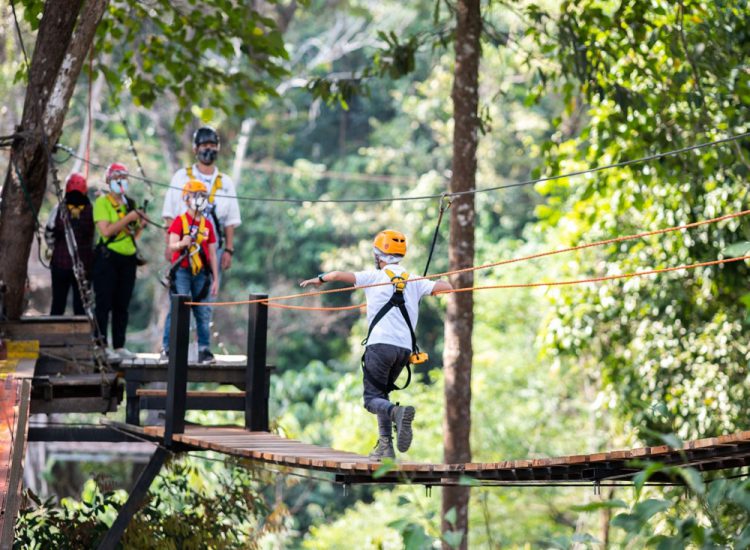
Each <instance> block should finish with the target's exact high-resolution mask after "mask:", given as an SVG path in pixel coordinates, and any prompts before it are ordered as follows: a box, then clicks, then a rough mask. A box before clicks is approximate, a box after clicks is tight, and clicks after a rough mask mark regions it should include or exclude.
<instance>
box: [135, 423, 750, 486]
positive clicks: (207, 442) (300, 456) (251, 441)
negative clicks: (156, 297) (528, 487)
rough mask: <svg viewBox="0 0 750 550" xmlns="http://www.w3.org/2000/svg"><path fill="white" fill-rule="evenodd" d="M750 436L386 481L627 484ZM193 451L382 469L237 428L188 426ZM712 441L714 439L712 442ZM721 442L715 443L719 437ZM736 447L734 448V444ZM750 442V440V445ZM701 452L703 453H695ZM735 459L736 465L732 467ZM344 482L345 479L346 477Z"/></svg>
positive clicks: (427, 467) (414, 465)
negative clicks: (650, 463) (648, 461)
mask: <svg viewBox="0 0 750 550" xmlns="http://www.w3.org/2000/svg"><path fill="white" fill-rule="evenodd" d="M145 430H146V431H147V432H149V433H152V434H155V435H158V434H160V433H161V432H160V430H161V429H160V428H156V427H154V428H146V429H145ZM748 436H750V434H747V435H739V434H730V437H727V438H724V439H723V440H721V441H722V445H723V446H722V445H716V446H714V447H711V446H710V444H709V442H708V441H705V440H696V441H694V442H686V445H685V447H686V448H688V449H684V450H677V449H670V448H669V447H668V446H666V445H662V446H657V447H643V448H639V449H631V450H626V449H622V450H616V451H609V452H602V453H595V454H592V455H571V456H563V457H552V458H545V457H537V458H531V459H520V460H511V461H501V462H495V463H468V464H427V463H418V462H398V463H397V464H396V468H395V470H394V471H393V472H391V473H389V474H388V475H387V476H385V477H384V478H383V481H385V482H388V483H400V482H405V481H407V480H411V481H412V482H416V483H446V482H451V483H455V480H456V479H457V478H458V477H460V476H462V475H470V476H471V477H474V478H476V479H477V480H480V481H489V482H491V481H493V480H495V481H501V482H503V483H523V482H533V483H537V482H538V483H540V484H544V483H547V482H556V481H557V482H560V481H562V482H566V481H571V482H572V481H578V482H581V481H587V480H588V481H593V480H596V479H607V478H610V479H620V480H626V479H628V478H629V477H632V475H633V474H634V473H635V472H637V469H635V468H627V467H625V463H626V462H627V461H628V460H630V459H631V458H634V457H638V456H654V455H656V456H659V457H661V459H662V460H667V462H668V463H675V464H692V465H694V466H695V467H697V468H699V469H701V470H708V469H715V468H717V467H718V466H719V465H721V461H722V460H723V461H724V462H725V463H726V464H729V465H732V466H735V467H736V466H737V464H743V463H747V462H750V445H748V446H746V447H741V445H740V444H739V443H737V442H742V441H748V440H750V438H749V437H748ZM175 439H176V440H179V441H180V442H182V443H185V444H188V445H190V446H191V447H194V448H198V449H205V450H213V451H217V452H221V453H225V454H233V455H236V456H241V457H244V458H249V459H252V460H259V461H263V462H266V463H269V464H276V465H279V466H283V467H289V468H303V469H313V470H318V471H322V472H332V473H338V474H342V475H345V476H364V477H354V478H346V479H356V480H357V481H356V482H360V483H362V482H377V480H373V479H372V477H371V476H372V473H373V472H375V471H376V470H377V469H378V468H380V466H381V464H380V463H379V462H377V461H373V460H370V459H369V458H368V457H365V456H361V455H357V454H355V453H350V452H347V451H339V450H336V449H332V448H329V447H319V446H315V445H310V444H307V443H304V442H300V441H297V440H293V439H286V438H283V437H280V436H278V435H275V434H271V433H267V432H248V431H245V430H243V429H241V428H236V427H227V426H225V427H218V428H211V427H202V426H188V427H187V429H186V433H185V434H181V435H179V436H176V437H175ZM706 439H707V440H709V439H712V438H706ZM714 439H715V438H714ZM730 442H733V443H732V444H733V446H732V447H730V446H729V443H730ZM696 443H697V444H698V445H697V446H698V448H699V449H700V451H699V455H696V456H693V455H690V456H688V453H687V450H689V447H691V446H696V445H695V444H696ZM748 443H750V441H748ZM716 449H719V450H721V452H725V453H726V455H727V456H724V457H723V458H720V457H716V456H713V455H712V454H711V453H712V451H713V450H716ZM690 452H692V453H695V452H697V451H693V450H690ZM730 459H731V462H728V461H729V460H730ZM342 479H344V478H342Z"/></svg>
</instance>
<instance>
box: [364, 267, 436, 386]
mask: <svg viewBox="0 0 750 550" xmlns="http://www.w3.org/2000/svg"><path fill="white" fill-rule="evenodd" d="M383 271H385V274H386V275H388V277H389V278H390V280H391V283H392V284H393V294H392V295H391V298H390V300H388V301H387V302H386V303H385V304H383V307H381V308H380V310H379V311H378V312H377V313H376V314H375V317H374V318H373V320H372V323H370V328H369V329H368V330H367V336H366V337H365V339H364V340H362V345H363V346H366V345H367V341H368V340H369V339H370V335H371V334H372V331H373V329H374V328H375V325H377V324H378V323H379V322H380V320H381V319H383V317H385V316H386V314H387V313H388V312H389V311H390V310H392V309H393V308H394V307H395V308H397V309H398V310H399V311H400V312H401V315H402V316H403V317H404V322H406V326H407V327H409V334H410V335H411V355H410V356H409V361H408V362H407V363H406V365H404V366H405V367H406V373H407V374H406V383H405V384H404V385H403V386H402V387H400V388H399V387H398V386H397V385H396V380H395V377H394V378H393V379H391V378H390V377H389V379H388V382H387V383H386V384H385V385H383V384H381V383H380V382H379V381H377V380H375V378H374V377H373V376H372V375H371V374H370V373H368V372H367V369H365V356H364V355H362V371H363V372H364V375H365V377H366V378H367V379H368V380H369V381H370V383H371V384H372V385H373V386H375V387H376V388H378V389H379V390H380V391H382V392H383V393H389V392H391V391H394V390H403V389H405V388H406V387H407V386H408V385H409V384H410V383H411V365H412V364H414V365H417V364H420V363H424V362H425V361H427V358H428V357H427V354H426V353H423V352H420V351H419V346H418V345H417V335H416V334H415V333H414V327H413V326H412V324H411V319H410V318H409V312H408V311H407V309H406V300H405V298H404V290H405V289H406V282H407V279H408V278H409V274H408V273H406V272H404V273H401V275H396V274H395V273H393V271H391V270H390V269H384V270H383Z"/></svg>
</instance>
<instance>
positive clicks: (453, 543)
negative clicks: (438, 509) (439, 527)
mask: <svg viewBox="0 0 750 550" xmlns="http://www.w3.org/2000/svg"><path fill="white" fill-rule="evenodd" d="M463 539H464V535H463V533H462V532H461V531H446V532H445V533H443V542H445V544H447V545H448V546H450V547H451V548H458V547H459V546H460V545H461V541H462V540H463Z"/></svg>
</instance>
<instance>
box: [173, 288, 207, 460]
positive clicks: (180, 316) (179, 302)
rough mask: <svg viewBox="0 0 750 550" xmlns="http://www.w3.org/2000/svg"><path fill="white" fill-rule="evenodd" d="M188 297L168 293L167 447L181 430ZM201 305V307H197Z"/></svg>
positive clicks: (186, 354)
mask: <svg viewBox="0 0 750 550" xmlns="http://www.w3.org/2000/svg"><path fill="white" fill-rule="evenodd" d="M189 301H192V299H191V297H190V296H185V295H174V296H172V325H171V327H170V331H169V367H168V370H167V407H166V410H165V415H166V418H165V422H164V445H166V446H167V447H169V446H170V445H171V443H172V436H173V435H174V434H181V433H183V432H184V431H185V402H186V399H187V369H188V345H189V344H190V306H188V305H186V304H185V302H189ZM197 307H201V306H197Z"/></svg>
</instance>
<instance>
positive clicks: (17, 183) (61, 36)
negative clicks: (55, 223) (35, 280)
mask: <svg viewBox="0 0 750 550" xmlns="http://www.w3.org/2000/svg"><path fill="white" fill-rule="evenodd" d="M107 3H108V0H89V1H87V2H86V3H85V5H84V4H83V2H82V0H55V1H54V2H53V1H49V2H47V3H46V4H45V6H44V11H43V13H42V20H41V21H40V25H39V30H38V32H37V39H36V45H35V46H34V54H33V56H32V59H31V67H30V70H29V84H28V87H27V89H26V98H25V103H24V110H23V116H22V118H21V124H20V126H19V127H18V128H17V130H16V133H17V134H19V135H20V137H19V138H18V139H16V140H15V141H14V143H13V146H12V148H11V152H10V163H9V165H8V172H7V175H6V177H5V184H4V185H3V190H2V203H1V204H0V258H3V262H2V265H0V281H2V282H4V283H5V285H6V286H7V292H6V294H5V304H4V305H5V312H6V315H7V316H8V317H9V318H10V319H18V318H19V317H20V316H21V313H22V312H23V307H24V290H25V287H26V274H27V262H28V259H29V252H30V251H31V242H32V240H33V237H34V231H35V213H36V212H38V211H39V207H40V206H41V204H42V198H43V196H44V191H45V189H46V187H47V168H48V162H49V151H50V150H51V148H52V146H53V145H54V144H55V143H56V142H57V140H58V138H59V137H60V134H61V133H62V125H63V121H64V119H65V114H66V113H67V111H68V104H69V102H70V97H71V96H72V95H73V91H74V90H75V84H76V81H77V80H78V75H79V74H80V72H81V67H82V66H83V62H84V60H85V58H86V54H87V53H88V51H89V49H90V47H91V44H92V42H93V40H94V33H95V31H96V26H97V25H98V24H99V21H100V20H101V17H102V15H103V13H104V9H105V7H106V6H107ZM79 13H80V15H81V17H80V19H79V17H78V16H79ZM78 20H79V24H78V25H76V21H78Z"/></svg>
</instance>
